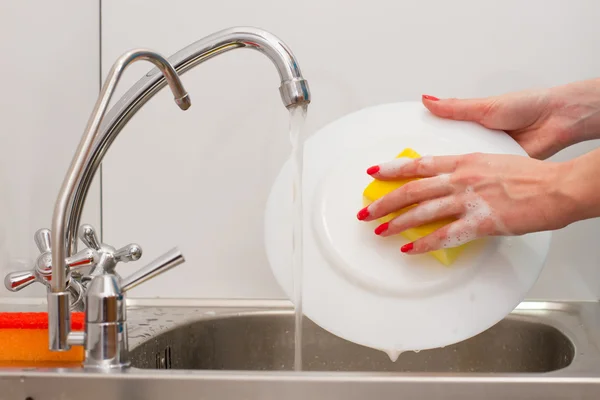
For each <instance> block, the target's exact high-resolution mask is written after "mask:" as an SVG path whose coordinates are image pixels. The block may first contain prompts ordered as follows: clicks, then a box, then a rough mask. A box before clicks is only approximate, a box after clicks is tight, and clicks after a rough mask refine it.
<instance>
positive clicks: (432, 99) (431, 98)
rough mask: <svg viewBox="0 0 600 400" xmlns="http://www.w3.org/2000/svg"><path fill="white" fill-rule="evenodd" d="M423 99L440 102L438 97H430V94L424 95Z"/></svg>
mask: <svg viewBox="0 0 600 400" xmlns="http://www.w3.org/2000/svg"><path fill="white" fill-rule="evenodd" d="M423 98H424V99H425V100H431V101H438V100H439V99H438V98H437V97H435V96H430V95H428V94H424V95H423Z"/></svg>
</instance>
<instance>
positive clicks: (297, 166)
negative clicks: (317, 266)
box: [290, 106, 306, 371]
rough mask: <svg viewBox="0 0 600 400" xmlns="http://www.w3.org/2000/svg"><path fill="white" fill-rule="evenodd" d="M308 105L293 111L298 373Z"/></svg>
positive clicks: (298, 367)
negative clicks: (304, 166)
mask: <svg viewBox="0 0 600 400" xmlns="http://www.w3.org/2000/svg"><path fill="white" fill-rule="evenodd" d="M305 120H306V106H298V107H294V108H291V109H290V142H291V145H292V153H291V164H292V178H293V183H292V196H293V197H292V198H293V200H292V201H293V202H292V204H293V207H292V212H293V216H292V227H293V232H292V241H293V243H292V255H291V256H292V271H293V279H294V293H293V299H292V301H293V302H294V317H295V319H294V322H295V323H294V370H295V371H301V370H302V316H303V312H302V277H303V246H302V235H303V232H302V225H303V217H302V214H303V209H302V207H303V205H302V168H303V161H304V160H303V158H304V140H305V137H304V136H305V135H304V122H305Z"/></svg>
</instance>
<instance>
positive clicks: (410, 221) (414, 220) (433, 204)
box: [375, 196, 464, 237]
mask: <svg viewBox="0 0 600 400" xmlns="http://www.w3.org/2000/svg"><path fill="white" fill-rule="evenodd" d="M463 212H464V206H463V204H462V203H461V202H458V201H457V200H456V198H455V197H454V196H448V197H442V198H439V199H435V200H429V201H426V202H424V203H421V204H419V205H418V206H416V207H414V208H411V209H410V210H408V211H406V212H405V213H403V214H401V215H399V216H398V217H396V218H394V219H392V220H391V221H389V222H386V223H384V224H381V225H379V226H378V227H377V228H376V229H375V234H377V235H380V236H384V237H385V236H392V235H396V234H398V233H401V232H404V231H405V230H407V229H410V228H414V227H417V226H421V225H425V224H428V223H430V222H434V221H439V220H442V219H445V218H450V217H455V216H457V215H460V214H462V213H463Z"/></svg>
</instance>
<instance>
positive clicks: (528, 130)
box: [423, 79, 600, 159]
mask: <svg viewBox="0 0 600 400" xmlns="http://www.w3.org/2000/svg"><path fill="white" fill-rule="evenodd" d="M423 104H424V105H425V107H427V109H429V111H431V112H432V113H433V114H435V115H437V116H439V117H442V118H449V119H455V120H463V121H474V122H477V123H479V124H481V125H483V126H485V127H487V128H490V129H497V130H503V131H505V132H507V133H508V134H509V135H511V136H512V137H513V138H514V139H515V140H516V141H517V142H518V143H519V144H520V145H521V147H523V148H524V149H525V151H527V153H528V154H529V155H530V156H531V157H533V158H537V159H546V158H548V157H550V156H552V155H554V154H555V153H557V152H559V151H560V150H562V149H564V148H566V147H568V146H570V145H573V144H575V143H578V142H582V141H584V140H590V139H597V138H599V137H600V80H598V79H595V80H589V81H583V82H576V83H570V84H567V85H563V86H557V87H554V88H550V89H543V90H532V91H523V92H517V93H509V94H505V95H501V96H494V97H488V98H483V99H465V100H459V99H446V100H440V99H437V98H436V97H433V96H428V95H424V96H423Z"/></svg>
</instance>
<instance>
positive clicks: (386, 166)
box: [379, 157, 414, 177]
mask: <svg viewBox="0 0 600 400" xmlns="http://www.w3.org/2000/svg"><path fill="white" fill-rule="evenodd" d="M413 161H414V159H412V158H408V157H400V158H395V159H393V160H392V161H388V162H385V163H383V164H380V165H379V175H381V176H390V177H391V176H397V175H398V173H399V172H400V170H401V169H402V167H404V166H405V165H407V164H410V163H411V162H413Z"/></svg>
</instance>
